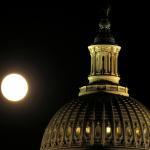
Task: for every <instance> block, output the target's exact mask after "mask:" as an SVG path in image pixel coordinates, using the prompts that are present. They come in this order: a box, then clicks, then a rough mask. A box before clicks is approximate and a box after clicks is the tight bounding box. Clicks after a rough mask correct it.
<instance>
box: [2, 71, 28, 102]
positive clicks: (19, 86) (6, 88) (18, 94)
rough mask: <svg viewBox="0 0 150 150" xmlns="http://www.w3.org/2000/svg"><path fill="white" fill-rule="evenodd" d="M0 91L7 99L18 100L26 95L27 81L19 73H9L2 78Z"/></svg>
mask: <svg viewBox="0 0 150 150" xmlns="http://www.w3.org/2000/svg"><path fill="white" fill-rule="evenodd" d="M1 91H2V94H3V96H4V97H5V98H6V99H7V100H10V101H20V100H22V99H23V98H24V97H25V96H26V95H27V92H28V83H27V81H26V79H25V78H24V77H23V76H22V75H20V74H16V73H13V74H9V75H7V76H6V77H4V79H3V80H2V83H1Z"/></svg>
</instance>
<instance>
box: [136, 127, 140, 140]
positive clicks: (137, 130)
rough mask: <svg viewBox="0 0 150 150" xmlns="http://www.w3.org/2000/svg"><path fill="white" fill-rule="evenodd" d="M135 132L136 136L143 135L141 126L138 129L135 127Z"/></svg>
mask: <svg viewBox="0 0 150 150" xmlns="http://www.w3.org/2000/svg"><path fill="white" fill-rule="evenodd" d="M135 133H136V136H137V137H138V138H140V137H141V131H140V129H139V128H136V129H135Z"/></svg>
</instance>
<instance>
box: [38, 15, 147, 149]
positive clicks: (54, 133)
mask: <svg viewBox="0 0 150 150" xmlns="http://www.w3.org/2000/svg"><path fill="white" fill-rule="evenodd" d="M105 19H106V20H105ZM104 22H105V23H104ZM99 26H100V29H99V30H100V32H99V34H98V35H97V36H96V38H95V40H94V44H92V45H90V46H89V47H88V48H89V51H90V56H91V72H90V75H89V77H88V80H89V84H88V85H85V86H83V87H81V88H80V92H79V96H78V98H77V99H75V100H72V101H71V102H69V103H67V104H66V105H64V106H63V107H62V108H61V109H60V110H59V111H58V112H57V113H56V114H55V115H54V116H53V118H52V119H51V120H50V123H49V124H48V126H47V128H46V130H45V133H44V136H43V139H42V144H41V150H58V149H68V150H75V149H76V150H78V149H83V150H85V149H104V150H105V149H107V150H115V149H116V150H117V149H118V150H119V149H122V150H129V149H132V150H138V149H146V150H149V149H150V112H149V110H148V109H147V108H145V107H144V106H143V105H142V104H141V103H140V102H139V101H137V100H136V99H134V98H132V97H130V96H129V94H128V88H127V87H123V86H121V85H120V84H119V80H120V77H119V75H118V56H119V52H120V49H121V47H120V46H118V45H117V44H116V43H115V39H114V38H113V37H112V35H111V34H110V33H111V32H110V27H111V26H110V22H109V20H108V16H106V18H102V20H101V21H100V25H99ZM101 33H102V35H101Z"/></svg>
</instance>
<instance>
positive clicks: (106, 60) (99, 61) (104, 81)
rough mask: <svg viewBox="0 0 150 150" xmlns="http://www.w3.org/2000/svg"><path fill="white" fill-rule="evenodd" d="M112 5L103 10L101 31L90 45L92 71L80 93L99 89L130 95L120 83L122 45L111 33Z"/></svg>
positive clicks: (100, 23) (100, 24)
mask: <svg viewBox="0 0 150 150" xmlns="http://www.w3.org/2000/svg"><path fill="white" fill-rule="evenodd" d="M109 14H110V6H109V7H107V8H106V7H104V8H103V9H102V11H101V19H100V22H99V32H98V34H97V36H96V37H95V39H94V44H92V45H90V46H89V47H88V49H89V51H90V56H91V72H90V75H89V76H88V80H89V85H88V86H84V87H81V88H80V93H79V95H84V94H87V93H88V94H89V93H93V92H94V93H95V92H99V91H103V92H109V93H115V94H120V95H124V96H129V94H128V88H126V87H122V86H120V85H119V81H120V76H119V73H118V56H119V52H120V50H121V47H120V46H118V45H117V44H116V42H115V38H114V37H113V35H112V34H111V23H110V21H109Z"/></svg>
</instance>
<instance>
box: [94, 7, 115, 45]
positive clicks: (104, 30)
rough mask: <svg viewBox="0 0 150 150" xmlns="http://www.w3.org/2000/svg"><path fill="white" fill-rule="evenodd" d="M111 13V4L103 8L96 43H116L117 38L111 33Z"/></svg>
mask: <svg viewBox="0 0 150 150" xmlns="http://www.w3.org/2000/svg"><path fill="white" fill-rule="evenodd" d="M109 15H110V6H108V7H107V8H103V9H102V11H101V15H100V16H101V19H100V22H99V32H98V34H97V36H96V37H95V39H94V44H115V38H114V37H113V35H112V34H111V23H110V20H109Z"/></svg>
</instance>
